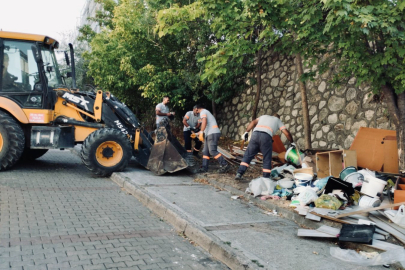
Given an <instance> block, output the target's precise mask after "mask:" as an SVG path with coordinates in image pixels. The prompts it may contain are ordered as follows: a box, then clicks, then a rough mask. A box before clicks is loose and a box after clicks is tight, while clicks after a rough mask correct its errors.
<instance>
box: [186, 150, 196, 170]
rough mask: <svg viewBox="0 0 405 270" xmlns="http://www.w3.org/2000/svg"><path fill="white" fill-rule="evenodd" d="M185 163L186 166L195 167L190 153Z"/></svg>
mask: <svg viewBox="0 0 405 270" xmlns="http://www.w3.org/2000/svg"><path fill="white" fill-rule="evenodd" d="M186 161H187V164H188V166H190V167H193V166H195V160H194V156H193V154H192V153H187V159H186Z"/></svg>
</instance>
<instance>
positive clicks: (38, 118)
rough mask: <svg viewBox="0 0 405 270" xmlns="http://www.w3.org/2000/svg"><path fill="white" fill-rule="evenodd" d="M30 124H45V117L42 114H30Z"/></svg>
mask: <svg viewBox="0 0 405 270" xmlns="http://www.w3.org/2000/svg"><path fill="white" fill-rule="evenodd" d="M29 121H30V123H45V115H44V114H42V113H30V115H29Z"/></svg>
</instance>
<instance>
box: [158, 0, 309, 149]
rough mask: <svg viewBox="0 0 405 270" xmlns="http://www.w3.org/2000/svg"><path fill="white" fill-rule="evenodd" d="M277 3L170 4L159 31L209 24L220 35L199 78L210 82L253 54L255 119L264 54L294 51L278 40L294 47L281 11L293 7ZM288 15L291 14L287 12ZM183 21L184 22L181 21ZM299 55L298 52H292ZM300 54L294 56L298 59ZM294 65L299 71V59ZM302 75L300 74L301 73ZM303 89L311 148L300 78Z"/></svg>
mask: <svg viewBox="0 0 405 270" xmlns="http://www.w3.org/2000/svg"><path fill="white" fill-rule="evenodd" d="M286 7H287V9H286V8H285V7H283V6H280V5H279V3H277V2H276V1H255V0H253V1H252V0H247V1H215V0H200V1H196V2H194V3H192V4H190V5H187V6H183V7H181V8H180V7H172V8H170V9H168V10H163V11H161V12H160V13H159V17H158V22H159V34H160V35H166V34H171V33H173V32H176V31H183V30H184V29H187V23H190V22H193V21H196V20H200V21H201V20H202V21H205V22H208V23H209V26H210V28H211V31H212V35H215V36H217V37H221V38H220V39H219V40H220V42H216V43H212V44H211V45H210V47H209V48H208V49H209V50H208V52H209V53H210V54H209V55H207V56H205V57H204V58H202V60H203V61H205V69H204V73H203V74H202V79H207V80H208V81H209V82H213V81H216V80H218V78H221V76H226V75H227V74H228V73H229V72H231V71H232V64H234V65H240V64H241V63H243V62H244V61H245V59H246V56H247V55H248V56H255V61H250V62H249V64H250V65H251V66H250V67H251V68H255V69H256V76H255V77H256V82H255V83H256V88H257V91H256V96H255V102H254V106H253V109H252V118H253V119H255V118H256V112H257V105H258V103H259V100H260V93H261V76H262V70H261V67H262V62H263V55H265V53H266V52H267V51H269V50H270V49H277V50H278V51H281V52H283V53H285V52H287V53H288V54H292V53H294V50H292V49H291V48H287V47H286V46H283V45H282V43H280V42H279V41H280V40H281V39H289V41H288V44H290V46H294V44H295V43H294V42H293V41H294V39H295V38H292V35H291V30H290V29H291V27H290V25H289V24H288V23H287V21H285V20H284V19H283V18H281V17H280V16H279V14H280V13H282V12H284V13H291V12H293V11H295V8H296V7H289V6H286ZM289 15H290V14H289ZM184 22H186V23H184ZM295 53H296V54H298V52H295ZM298 57H299V55H297V58H298ZM297 66H298V67H301V68H297V69H298V70H301V71H302V64H301V61H298V62H297ZM300 75H301V74H300ZM300 89H301V92H302V100H303V110H304V118H305V119H304V120H306V121H304V126H305V137H306V147H307V148H310V147H311V143H310V139H311V136H310V124H309V114H308V106H307V104H306V88H305V84H304V82H302V81H300Z"/></svg>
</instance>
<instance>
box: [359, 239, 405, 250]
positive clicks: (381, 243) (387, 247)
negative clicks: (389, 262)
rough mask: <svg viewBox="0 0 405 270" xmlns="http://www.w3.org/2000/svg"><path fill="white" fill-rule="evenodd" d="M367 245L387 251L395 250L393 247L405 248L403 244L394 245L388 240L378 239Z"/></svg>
mask: <svg viewBox="0 0 405 270" xmlns="http://www.w3.org/2000/svg"><path fill="white" fill-rule="evenodd" d="M367 246H369V247H373V248H376V249H379V250H385V251H387V250H393V249H397V248H403V247H401V246H398V245H394V244H391V243H387V242H384V241H380V240H378V239H374V240H373V244H372V245H367Z"/></svg>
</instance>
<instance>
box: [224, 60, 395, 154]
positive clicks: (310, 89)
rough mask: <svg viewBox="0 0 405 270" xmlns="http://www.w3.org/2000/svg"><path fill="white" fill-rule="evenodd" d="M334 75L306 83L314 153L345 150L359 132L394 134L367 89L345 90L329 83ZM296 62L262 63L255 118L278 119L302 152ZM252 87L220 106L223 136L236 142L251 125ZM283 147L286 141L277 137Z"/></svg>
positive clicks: (353, 83)
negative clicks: (367, 129) (371, 130)
mask: <svg viewBox="0 0 405 270" xmlns="http://www.w3.org/2000/svg"><path fill="white" fill-rule="evenodd" d="M331 76H332V71H331V70H329V71H327V72H326V73H324V74H322V75H317V77H316V79H315V81H310V82H307V83H306V86H307V96H308V108H309V115H310V121H311V133H312V135H311V137H312V138H311V139H312V147H313V148H318V147H320V148H340V149H342V148H343V149H348V148H349V147H350V145H351V143H352V141H353V139H354V137H355V136H356V134H357V131H358V130H359V128H360V127H373V128H382V129H395V128H394V125H393V123H391V121H390V120H389V118H388V112H387V110H386V105H385V104H384V103H381V102H379V101H375V98H374V95H373V94H372V93H371V91H370V88H369V87H367V86H363V85H362V86H359V87H357V86H356V78H351V79H350V80H349V81H348V82H347V83H346V84H345V85H341V86H339V87H334V86H332V85H331V83H329V81H330V79H331ZM297 79H298V78H297V72H296V68H295V59H294V58H293V57H291V56H288V57H286V56H284V55H279V54H275V53H269V54H268V56H267V57H266V61H263V75H262V92H261V98H260V102H259V106H258V113H257V115H258V116H260V115H263V114H270V115H271V114H273V113H278V114H279V115H280V116H281V120H282V121H283V122H284V124H285V125H286V127H287V128H288V129H289V130H290V132H291V133H292V135H293V137H294V139H295V141H297V142H298V144H299V146H300V147H304V134H303V121H302V110H301V108H302V104H301V94H300V91H299V87H298V80H297ZM255 94H256V86H253V87H249V88H247V89H246V90H245V91H243V92H242V93H239V94H238V95H237V96H235V97H234V98H233V99H232V100H230V101H228V102H226V103H224V104H223V105H222V106H221V107H220V108H219V109H218V114H217V119H218V124H219V125H220V128H221V131H222V135H223V136H226V137H229V138H232V139H238V140H239V139H240V137H241V135H242V134H243V133H244V132H245V130H246V127H247V125H248V123H249V122H250V121H251V115H252V107H253V104H254V99H255ZM281 137H282V140H283V142H285V141H286V138H285V136H281Z"/></svg>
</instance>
